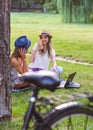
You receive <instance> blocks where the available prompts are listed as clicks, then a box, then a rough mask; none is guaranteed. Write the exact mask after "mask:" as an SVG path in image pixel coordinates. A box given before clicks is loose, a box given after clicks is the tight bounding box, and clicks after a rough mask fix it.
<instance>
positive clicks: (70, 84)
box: [58, 72, 80, 88]
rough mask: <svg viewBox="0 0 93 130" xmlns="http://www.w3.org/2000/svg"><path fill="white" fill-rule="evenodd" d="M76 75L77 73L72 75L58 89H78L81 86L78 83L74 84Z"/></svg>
mask: <svg viewBox="0 0 93 130" xmlns="http://www.w3.org/2000/svg"><path fill="white" fill-rule="evenodd" d="M75 75H76V72H73V73H71V74H70V75H69V76H68V78H67V80H62V81H61V83H60V85H59V86H58V88H74V87H76V88H78V87H80V85H79V84H78V83H77V82H72V81H73V79H74V77H75Z"/></svg>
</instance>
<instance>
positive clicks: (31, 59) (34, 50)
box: [30, 40, 43, 62]
mask: <svg viewBox="0 0 93 130" xmlns="http://www.w3.org/2000/svg"><path fill="white" fill-rule="evenodd" d="M42 48H43V46H42V40H39V41H38V43H37V44H36V45H35V46H34V48H33V50H32V52H31V56H30V62H33V61H34V60H35V55H36V53H37V51H39V50H40V49H42Z"/></svg>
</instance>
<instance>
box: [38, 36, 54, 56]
mask: <svg viewBox="0 0 93 130" xmlns="http://www.w3.org/2000/svg"><path fill="white" fill-rule="evenodd" d="M46 36H47V37H48V43H47V50H48V56H49V57H51V56H52V42H51V37H50V36H49V35H46ZM41 37H42V36H40V38H41ZM39 52H40V54H41V55H43V54H44V53H45V52H44V49H41V50H39Z"/></svg>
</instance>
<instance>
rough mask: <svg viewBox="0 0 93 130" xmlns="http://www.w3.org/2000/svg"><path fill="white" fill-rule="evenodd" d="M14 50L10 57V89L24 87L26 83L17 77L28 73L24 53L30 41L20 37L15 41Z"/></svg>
mask: <svg viewBox="0 0 93 130" xmlns="http://www.w3.org/2000/svg"><path fill="white" fill-rule="evenodd" d="M14 45H15V49H14V51H13V53H12V54H11V56H10V62H11V86H12V88H22V87H26V86H27V85H28V83H25V82H23V81H21V78H20V76H19V75H22V74H23V73H25V72H28V66H27V62H26V52H27V50H28V48H29V47H30V45H31V42H30V40H29V39H28V38H27V37H26V36H21V37H19V38H17V39H16V41H15V43H14Z"/></svg>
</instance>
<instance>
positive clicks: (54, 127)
mask: <svg viewBox="0 0 93 130" xmlns="http://www.w3.org/2000/svg"><path fill="white" fill-rule="evenodd" d="M45 120H46V121H47V122H46V124H45V125H43V126H40V127H38V130H93V109H92V108H91V109H90V108H88V107H87V105H86V104H79V103H73V102H72V104H70V103H68V104H67V105H66V104H65V105H64V104H63V105H61V106H58V107H57V108H56V110H55V111H54V112H52V113H51V114H50V115H48V117H47V118H46V119H45Z"/></svg>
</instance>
